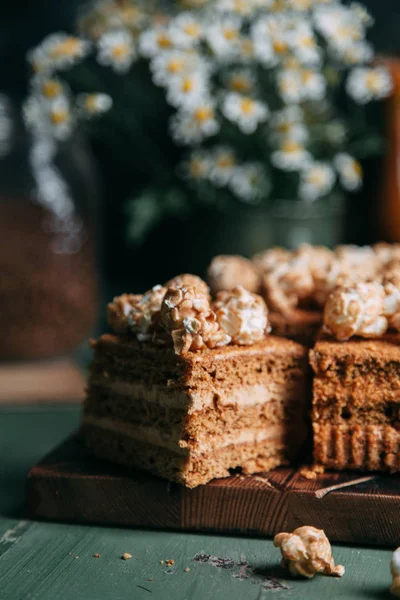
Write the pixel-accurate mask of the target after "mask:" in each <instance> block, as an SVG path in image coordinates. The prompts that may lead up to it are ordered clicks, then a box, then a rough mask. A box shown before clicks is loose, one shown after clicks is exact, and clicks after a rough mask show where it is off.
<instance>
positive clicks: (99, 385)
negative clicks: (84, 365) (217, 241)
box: [82, 275, 309, 487]
mask: <svg viewBox="0 0 400 600" xmlns="http://www.w3.org/2000/svg"><path fill="white" fill-rule="evenodd" d="M109 320H110V324H111V326H112V328H113V329H114V332H115V333H113V334H107V335H103V336H101V337H100V338H99V340H97V341H96V342H94V344H93V345H94V361H93V364H92V366H91V374H90V379H89V387H88V394H87V398H86V401H85V406H84V414H83V423H82V430H83V436H84V440H85V443H86V445H87V447H88V448H89V450H90V451H91V452H92V453H94V454H95V455H96V456H98V457H101V458H105V459H109V460H112V461H116V462H119V463H123V464H127V465H129V466H132V467H138V468H141V469H146V470H149V471H151V472H152V473H155V474H157V475H160V476H162V477H165V478H167V479H170V480H172V481H178V482H180V483H183V484H185V485H186V486H188V487H195V486H197V485H199V484H203V483H206V482H207V481H210V480H211V479H213V478H215V477H226V476H228V475H229V472H230V469H237V468H240V469H241V470H242V471H243V472H244V473H255V472H260V471H266V470H269V469H271V468H274V467H276V466H278V465H281V464H285V463H287V462H288V461H290V460H292V459H293V458H294V457H296V455H297V454H298V453H299V451H300V449H301V447H302V445H303V443H304V441H305V439H306V438H307V436H308V434H309V426H308V409H309V392H308V386H309V373H308V364H307V350H306V348H305V347H304V346H302V345H300V344H298V343H296V342H293V341H291V340H285V339H282V338H277V337H274V336H271V335H268V330H269V323H268V313H267V308H266V305H265V303H264V301H263V300H262V298H260V297H259V296H257V295H255V294H252V293H250V292H248V291H246V290H245V289H243V288H242V287H240V286H239V287H237V288H234V289H233V290H232V291H231V292H220V293H219V294H218V295H217V298H216V300H215V301H212V300H211V298H210V296H209V290H208V288H207V286H206V284H205V283H204V282H203V281H201V280H200V279H199V278H197V277H195V276H190V275H184V276H179V277H177V278H175V279H173V280H171V281H169V282H168V283H167V284H166V285H165V286H156V287H155V288H153V289H152V290H150V291H149V292H148V293H147V294H145V295H143V296H141V295H128V294H125V295H123V296H120V297H118V298H115V299H114V302H113V303H111V304H110V305H109Z"/></svg>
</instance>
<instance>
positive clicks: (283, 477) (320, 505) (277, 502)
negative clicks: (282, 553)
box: [27, 436, 400, 545]
mask: <svg viewBox="0 0 400 600" xmlns="http://www.w3.org/2000/svg"><path fill="white" fill-rule="evenodd" d="M27 504H28V509H29V513H30V516H32V517H35V518H42V519H51V520H57V521H68V522H79V523H99V524H107V525H123V526H131V527H150V528H158V529H161V528H164V529H183V530H192V531H213V532H226V533H231V534H232V533H239V534H251V535H259V536H271V535H274V534H275V533H277V532H279V531H284V530H293V529H295V528H296V527H299V526H300V525H305V524H309V525H314V526H316V527H320V528H322V529H324V530H325V532H326V534H327V535H328V537H329V539H331V540H332V541H341V542H359V543H366V544H384V545H395V544H398V540H399V539H400V510H399V508H400V477H398V476H391V477H390V476H379V475H373V474H372V475H368V474H367V475H366V474H360V473H333V472H328V473H324V474H321V475H318V477H317V479H316V480H307V479H304V478H303V477H302V476H301V475H300V474H299V472H298V471H296V470H295V469H291V468H281V469H276V470H275V471H271V472H269V473H264V474H261V475H257V476H253V477H245V476H242V475H236V476H234V477H230V478H226V479H216V480H214V481H212V482H210V483H209V484H207V485H204V486H199V487H197V488H195V489H193V490H189V489H187V488H185V487H183V486H180V485H178V484H173V483H170V482H168V481H166V480H163V479H161V478H158V477H155V476H152V475H149V474H147V473H144V472H141V471H138V470H129V469H126V468H123V467H119V466H117V465H113V464H111V463H106V462H103V461H99V460H97V459H94V458H92V457H91V456H89V455H88V454H87V453H86V452H85V449H84V448H83V446H82V445H81V443H80V441H79V438H78V437H77V436H74V437H72V438H70V439H69V440H67V441H66V442H65V443H63V444H62V445H61V446H59V447H58V448H56V449H55V450H54V451H53V452H52V453H51V454H50V455H48V456H47V457H45V458H44V459H43V460H42V461H41V462H40V463H39V464H38V465H36V466H34V467H33V468H32V469H31V471H30V473H29V475H28V480H27Z"/></svg>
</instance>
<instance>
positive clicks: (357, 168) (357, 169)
mask: <svg viewBox="0 0 400 600" xmlns="http://www.w3.org/2000/svg"><path fill="white" fill-rule="evenodd" d="M352 167H353V171H354V173H355V174H356V175H357V177H362V176H363V168H362V166H361V165H360V163H359V162H358V160H355V161H354V162H353V165H352Z"/></svg>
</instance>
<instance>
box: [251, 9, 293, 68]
mask: <svg viewBox="0 0 400 600" xmlns="http://www.w3.org/2000/svg"><path fill="white" fill-rule="evenodd" d="M290 24H291V23H290V21H288V19H286V18H284V17H280V18H277V17H276V16H264V17H260V18H259V19H258V20H257V21H256V22H255V23H254V24H253V25H252V27H251V37H252V40H253V44H254V55H255V57H256V58H257V60H259V62H260V63H261V64H263V65H264V66H266V67H272V66H275V65H277V64H278V63H279V61H280V60H282V59H283V58H284V57H285V56H286V55H287V53H288V50H289V29H290Z"/></svg>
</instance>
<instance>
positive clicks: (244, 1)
mask: <svg viewBox="0 0 400 600" xmlns="http://www.w3.org/2000/svg"><path fill="white" fill-rule="evenodd" d="M372 24H373V19H372V17H371V16H370V15H369V13H368V12H367V11H366V9H365V8H364V7H363V5H362V4H360V3H358V2H350V3H348V2H342V1H340V0H208V1H207V0H181V1H180V2H176V3H166V2H164V3H163V2H155V1H154V2H151V1H150V0H143V1H142V2H140V0H119V1H118V0H100V1H98V2H96V3H94V4H91V5H90V7H89V8H88V9H87V10H86V12H85V14H84V16H83V17H82V18H81V19H80V21H79V31H80V35H79V36H78V37H75V36H71V35H66V34H54V35H52V36H50V37H48V38H47V39H46V40H44V41H43V42H42V44H41V45H40V46H39V47H37V48H35V49H33V50H32V51H31V52H30V54H29V57H28V58H29V60H30V62H31V64H32V67H33V70H34V72H35V75H34V77H33V79H32V92H31V95H30V97H29V98H28V99H27V102H26V105H25V116H26V120H27V122H28V123H29V124H30V126H31V127H33V128H34V129H35V130H40V131H41V132H42V133H45V134H46V135H53V136H56V137H59V138H61V139H62V138H65V137H67V136H68V135H70V133H71V132H72V131H73V127H74V125H76V123H78V122H79V121H80V120H82V119H86V120H88V119H90V117H92V116H94V115H97V114H101V113H105V112H106V111H108V115H106V116H105V117H104V119H102V124H101V125H99V124H97V125H96V127H95V128H97V129H99V128H102V130H103V132H104V131H106V130H108V131H112V132H114V134H115V132H116V131H118V127H119V128H120V137H119V140H120V144H121V138H124V139H125V141H126V140H128V141H129V143H130V144H131V147H132V149H133V148H135V149H137V148H139V149H140V151H139V152H135V153H134V156H133V152H132V151H131V152H130V153H129V154H128V156H129V157H130V160H131V163H130V164H132V163H139V164H140V168H139V169H138V170H139V171H140V172H141V173H142V175H143V173H146V175H147V179H146V178H145V179H144V180H143V185H142V186H139V188H140V189H139V190H136V192H135V194H134V197H133V199H132V201H131V203H130V211H131V214H132V216H133V219H132V228H131V233H132V235H133V237H140V236H142V235H143V234H144V232H145V231H146V230H147V229H148V228H149V227H151V225H152V224H153V223H154V222H155V221H157V220H158V219H160V218H161V216H162V214H163V213H164V212H168V211H174V210H175V211H178V212H179V211H184V210H185V209H186V208H187V207H188V206H189V207H190V206H191V205H192V204H193V202H194V199H197V200H200V201H202V202H208V203H215V204H216V205H220V206H224V207H225V208H226V207H230V206H232V203H235V202H237V203H244V204H248V205H252V204H260V203H268V202H271V201H273V200H275V201H279V200H280V199H285V200H287V199H294V200H296V201H297V202H303V203H304V204H310V203H313V202H315V201H319V200H320V199H321V200H323V199H325V198H328V197H331V196H332V194H335V193H337V190H339V189H340V188H341V189H344V190H345V191H354V190H357V189H359V187H360V186H361V185H362V179H363V173H362V167H361V164H360V162H359V161H360V160H361V159H363V158H364V157H365V156H366V155H367V153H368V152H372V151H376V150H377V149H379V143H378V142H379V139H380V138H379V131H378V130H377V128H376V125H373V124H371V122H370V120H369V119H368V114H369V113H368V110H369V108H368V107H367V105H368V104H370V103H371V102H372V101H376V100H381V99H383V98H385V97H386V96H388V95H389V94H390V92H391V89H392V82H391V78H390V75H389V73H388V72H387V70H386V69H385V68H384V67H383V66H377V65H375V64H373V60H374V51H373V48H372V46H371V44H370V43H369V42H368V41H367V32H368V28H369V27H370V26H371V25H372ZM97 65H101V67H103V68H104V69H105V70H110V71H111V72H112V73H113V74H114V77H116V78H117V79H118V81H117V83H115V81H116V80H115V79H114V83H113V85H112V86H111V87H110V85H108V84H107V81H108V80H107V76H105V75H104V73H103V72H101V73H98V72H97V71H96V66H97ZM79 68H80V69H82V68H83V73H84V75H81V76H80V77H79V76H77V75H76V74H77V73H78V72H79ZM71 74H72V75H71ZM144 80H146V81H147V84H146V87H143V83H142V82H143V81H144ZM82 83H84V84H85V88H86V90H85V91H84V92H83V91H80V92H78V91H77V87H79V85H78V84H82ZM96 86H97V87H98V90H97V92H96ZM89 88H90V89H89ZM117 89H118V90H119V92H118V93H117V92H116V90H117ZM121 95H122V96H123V100H124V102H123V103H121V102H120V99H119V98H120V96H121ZM113 102H114V107H112V104H113ZM161 134H162V135H163V137H162V140H161V137H158V136H161ZM117 137H118V136H117ZM115 141H116V144H117V145H118V139H116V140H115ZM124 156H125V160H126V156H127V154H126V151H125V152H124ZM137 187H138V186H137Z"/></svg>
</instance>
